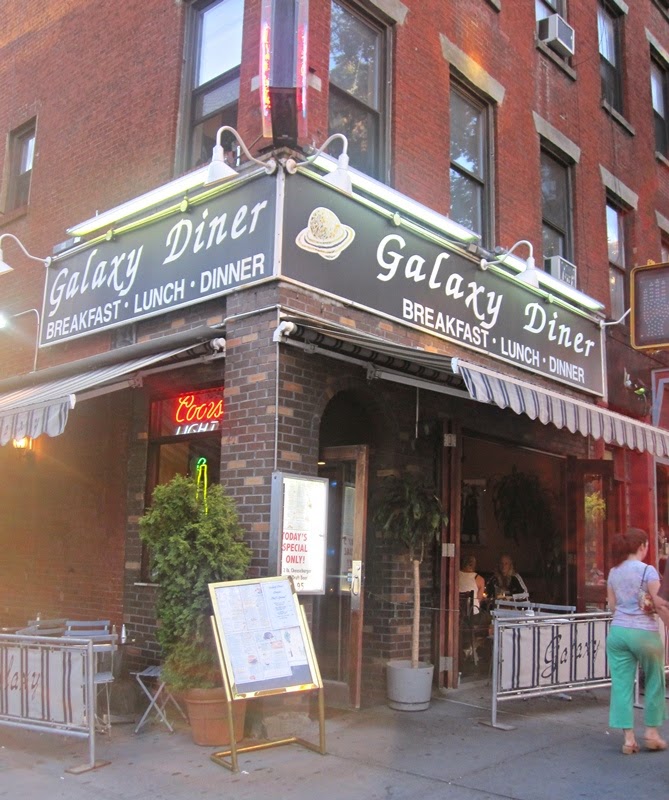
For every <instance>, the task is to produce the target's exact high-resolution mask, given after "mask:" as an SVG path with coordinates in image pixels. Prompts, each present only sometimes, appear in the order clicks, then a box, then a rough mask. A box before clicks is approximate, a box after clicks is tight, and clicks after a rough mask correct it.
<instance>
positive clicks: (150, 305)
mask: <svg viewBox="0 0 669 800" xmlns="http://www.w3.org/2000/svg"><path fill="white" fill-rule="evenodd" d="M275 193H276V179H275V178H271V177H269V176H263V177H261V178H257V179H254V180H250V181H248V182H247V183H243V184H240V185H237V186H236V187H234V189H232V190H231V191H228V192H225V193H224V194H220V195H217V196H215V197H213V198H211V199H209V200H207V201H203V202H197V198H195V200H194V201H193V203H192V205H191V206H190V207H189V209H188V210H187V211H186V212H184V213H176V214H173V215H170V216H168V217H165V218H163V219H159V220H158V221H156V222H153V223H151V224H147V225H144V226H141V227H137V228H134V229H132V230H129V231H128V232H126V233H123V234H121V235H119V236H118V237H114V238H112V239H111V241H106V240H104V241H101V242H96V243H95V244H91V245H89V246H87V247H84V248H81V249H77V250H75V251H74V252H71V253H70V254H67V253H65V254H64V255H63V256H60V257H58V258H56V259H54V263H53V266H52V267H51V268H50V269H49V270H48V271H47V285H46V289H45V296H44V313H43V317H42V330H41V336H40V347H44V346H47V345H52V344H56V343H57V342H65V341H67V340H69V339H75V338H77V337H80V336H87V335H89V334H91V333H97V332H98V331H102V330H105V329H107V328H114V327H117V326H119V325H124V324H129V323H132V322H136V321H138V320H140V319H146V318H147V317H153V316H155V315H157V314H164V313H165V312H167V311H173V310H174V309H177V308H181V307H182V306H188V305H192V304H194V303H201V302H203V301H204V300H209V299H211V298H212V297H217V296H219V295H223V294H226V293H228V292H230V291H232V290H234V289H239V288H240V287H242V286H248V285H249V284H252V283H255V282H257V281H260V280H262V279H264V278H268V277H271V275H272V270H273V261H274V219H275V206H276V201H275Z"/></svg>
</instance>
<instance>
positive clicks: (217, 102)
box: [194, 78, 239, 120]
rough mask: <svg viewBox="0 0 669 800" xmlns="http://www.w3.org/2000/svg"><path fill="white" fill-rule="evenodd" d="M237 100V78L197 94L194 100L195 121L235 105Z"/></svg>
mask: <svg viewBox="0 0 669 800" xmlns="http://www.w3.org/2000/svg"><path fill="white" fill-rule="evenodd" d="M238 98H239V78H233V79H232V80H230V81H227V82H226V83H222V84H219V85H218V86H214V87H213V88H212V89H210V90H209V91H208V92H203V93H202V94H198V95H197V96H196V98H195V115H194V116H195V119H196V120H198V119H202V117H208V116H209V115H210V114H213V113H214V112H215V111H218V110H219V109H222V108H225V107H226V106H229V105H230V104H231V103H236V102H237V99H238Z"/></svg>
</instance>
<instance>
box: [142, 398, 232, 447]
mask: <svg viewBox="0 0 669 800" xmlns="http://www.w3.org/2000/svg"><path fill="white" fill-rule="evenodd" d="M224 410H225V403H224V391H223V387H222V386H220V387H217V388H216V389H198V390H194V391H187V392H182V393H181V394H179V395H177V396H176V397H168V398H166V399H164V400H156V401H154V402H153V403H152V404H151V433H152V435H153V436H155V437H162V436H184V435H187V434H193V433H209V432H210V431H216V430H219V428H220V427H221V420H222V419H223V414H224Z"/></svg>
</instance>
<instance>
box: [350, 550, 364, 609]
mask: <svg viewBox="0 0 669 800" xmlns="http://www.w3.org/2000/svg"><path fill="white" fill-rule="evenodd" d="M361 594H362V561H352V562H351V609H352V610H353V611H357V610H358V609H359V608H360V595H361Z"/></svg>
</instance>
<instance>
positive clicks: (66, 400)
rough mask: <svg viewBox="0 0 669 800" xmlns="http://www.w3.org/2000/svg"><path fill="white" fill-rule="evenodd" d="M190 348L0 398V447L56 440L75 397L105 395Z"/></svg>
mask: <svg viewBox="0 0 669 800" xmlns="http://www.w3.org/2000/svg"><path fill="white" fill-rule="evenodd" d="M191 347H192V345H188V346H184V347H179V348H177V349H174V350H168V351H163V352H161V353H154V354H153V355H148V356H143V357H141V358H134V359H131V360H129V361H124V362H122V363H120V364H114V365H112V366H106V367H100V368H98V369H91V370H88V371H86V372H81V373H78V374H76V375H72V376H70V377H67V378H60V379H59V380H53V381H49V382H45V383H38V384H35V385H34V386H28V387H25V388H22V389H17V390H15V391H13V392H7V393H5V394H2V395H0V445H6V444H7V442H9V441H11V440H12V439H22V438H23V437H24V436H28V437H30V438H31V439H36V438H37V437H38V436H41V435H42V434H43V433H46V434H47V436H59V435H60V434H61V433H62V432H63V431H64V430H65V426H66V425H67V419H68V415H69V412H70V411H71V410H72V409H73V408H74V406H75V403H76V401H77V396H79V397H80V398H81V394H82V393H84V392H90V390H92V389H95V388H97V389H99V390H100V392H102V391H103V388H102V387H106V391H112V390H115V389H122V388H125V387H127V386H130V385H132V381H133V379H134V373H137V372H140V371H141V370H143V369H146V368H147V367H150V366H151V365H153V364H157V363H158V362H160V361H164V360H167V359H169V358H171V357H173V356H177V355H179V354H181V353H184V352H185V351H187V350H189V349H191Z"/></svg>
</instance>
